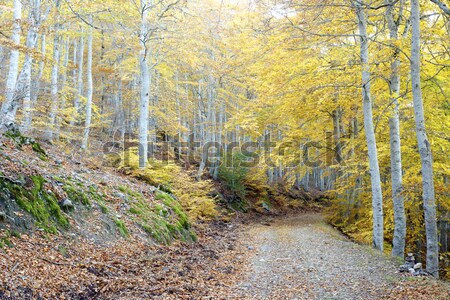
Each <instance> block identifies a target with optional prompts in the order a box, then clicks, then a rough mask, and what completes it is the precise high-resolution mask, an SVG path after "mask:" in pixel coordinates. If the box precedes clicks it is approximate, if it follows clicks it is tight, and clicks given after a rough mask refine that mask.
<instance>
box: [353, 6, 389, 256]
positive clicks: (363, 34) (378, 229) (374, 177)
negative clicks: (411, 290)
mask: <svg viewBox="0 0 450 300" xmlns="http://www.w3.org/2000/svg"><path fill="white" fill-rule="evenodd" d="M354 4H355V8H356V14H357V17H358V28H359V35H360V43H361V44H360V50H361V53H360V56H361V64H362V94H363V110H364V128H365V132H366V141H367V148H368V152H369V164H370V176H371V183H372V209H373V233H372V234H373V237H372V242H373V247H374V248H375V249H378V250H380V251H383V241H384V239H383V197H382V191H381V180H380V167H379V165H378V154H377V143H376V139H375V131H374V126H373V115H372V100H371V94H370V85H371V84H370V79H371V78H370V76H371V74H370V69H369V41H368V36H367V18H366V13H365V11H364V6H365V4H364V3H363V2H360V1H354Z"/></svg>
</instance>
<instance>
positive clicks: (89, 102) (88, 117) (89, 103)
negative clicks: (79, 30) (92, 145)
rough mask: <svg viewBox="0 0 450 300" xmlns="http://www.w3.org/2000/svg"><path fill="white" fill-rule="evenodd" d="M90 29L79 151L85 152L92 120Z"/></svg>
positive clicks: (90, 33) (90, 17)
mask: <svg viewBox="0 0 450 300" xmlns="http://www.w3.org/2000/svg"><path fill="white" fill-rule="evenodd" d="M89 19H90V23H91V24H92V15H90V16H89ZM92 39H93V37H92V27H91V28H90V31H89V36H88V53H87V70H86V73H87V91H86V93H87V95H86V98H87V99H86V119H85V122H84V133H83V142H82V143H81V149H82V150H86V149H87V147H88V141H89V132H90V129H91V119H92V96H93V93H94V86H93V82H92Z"/></svg>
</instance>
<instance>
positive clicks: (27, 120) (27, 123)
mask: <svg viewBox="0 0 450 300" xmlns="http://www.w3.org/2000/svg"><path fill="white" fill-rule="evenodd" d="M45 48H46V36H45V34H42V35H41V55H42V58H41V61H40V62H39V71H38V74H37V76H36V79H35V80H34V86H33V90H32V93H31V103H30V109H28V110H27V109H25V111H24V125H23V126H24V132H27V131H29V130H30V128H31V124H32V121H33V108H34V107H36V104H37V100H38V96H39V92H40V90H41V81H42V76H44V67H45V53H46V50H45Z"/></svg>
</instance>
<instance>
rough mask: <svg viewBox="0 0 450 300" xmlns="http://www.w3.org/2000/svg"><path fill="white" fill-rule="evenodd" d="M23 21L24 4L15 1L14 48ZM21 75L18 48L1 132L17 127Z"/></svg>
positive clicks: (14, 50) (12, 60)
mask: <svg viewBox="0 0 450 300" xmlns="http://www.w3.org/2000/svg"><path fill="white" fill-rule="evenodd" d="M21 20H22V2H21V0H14V20H13V21H14V25H13V30H12V35H11V40H12V42H13V44H14V46H19V45H20V31H21V28H20V23H21ZM18 73H19V50H18V49H17V48H12V49H11V54H10V58H9V72H8V77H7V79H6V97H5V98H6V99H5V102H4V103H3V105H2V108H1V111H0V132H1V131H4V130H7V129H9V128H10V127H11V126H14V125H15V122H16V119H15V110H14V105H15V103H14V102H17V101H18V100H17V99H14V92H15V89H16V83H17V75H18Z"/></svg>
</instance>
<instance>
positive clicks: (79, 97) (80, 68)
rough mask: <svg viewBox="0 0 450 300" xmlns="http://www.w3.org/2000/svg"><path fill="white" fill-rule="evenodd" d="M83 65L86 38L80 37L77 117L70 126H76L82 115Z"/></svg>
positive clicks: (75, 106) (75, 101) (76, 101)
mask: <svg viewBox="0 0 450 300" xmlns="http://www.w3.org/2000/svg"><path fill="white" fill-rule="evenodd" d="M82 32H83V31H82ZM83 64H84V38H83V36H81V37H80V49H79V54H78V62H77V65H78V71H77V74H78V79H77V93H76V95H75V99H74V103H73V106H74V109H75V116H74V118H73V119H72V122H71V123H70V125H72V126H73V125H75V124H76V123H78V118H79V115H80V105H81V103H80V102H81V96H82V95H83Z"/></svg>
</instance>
